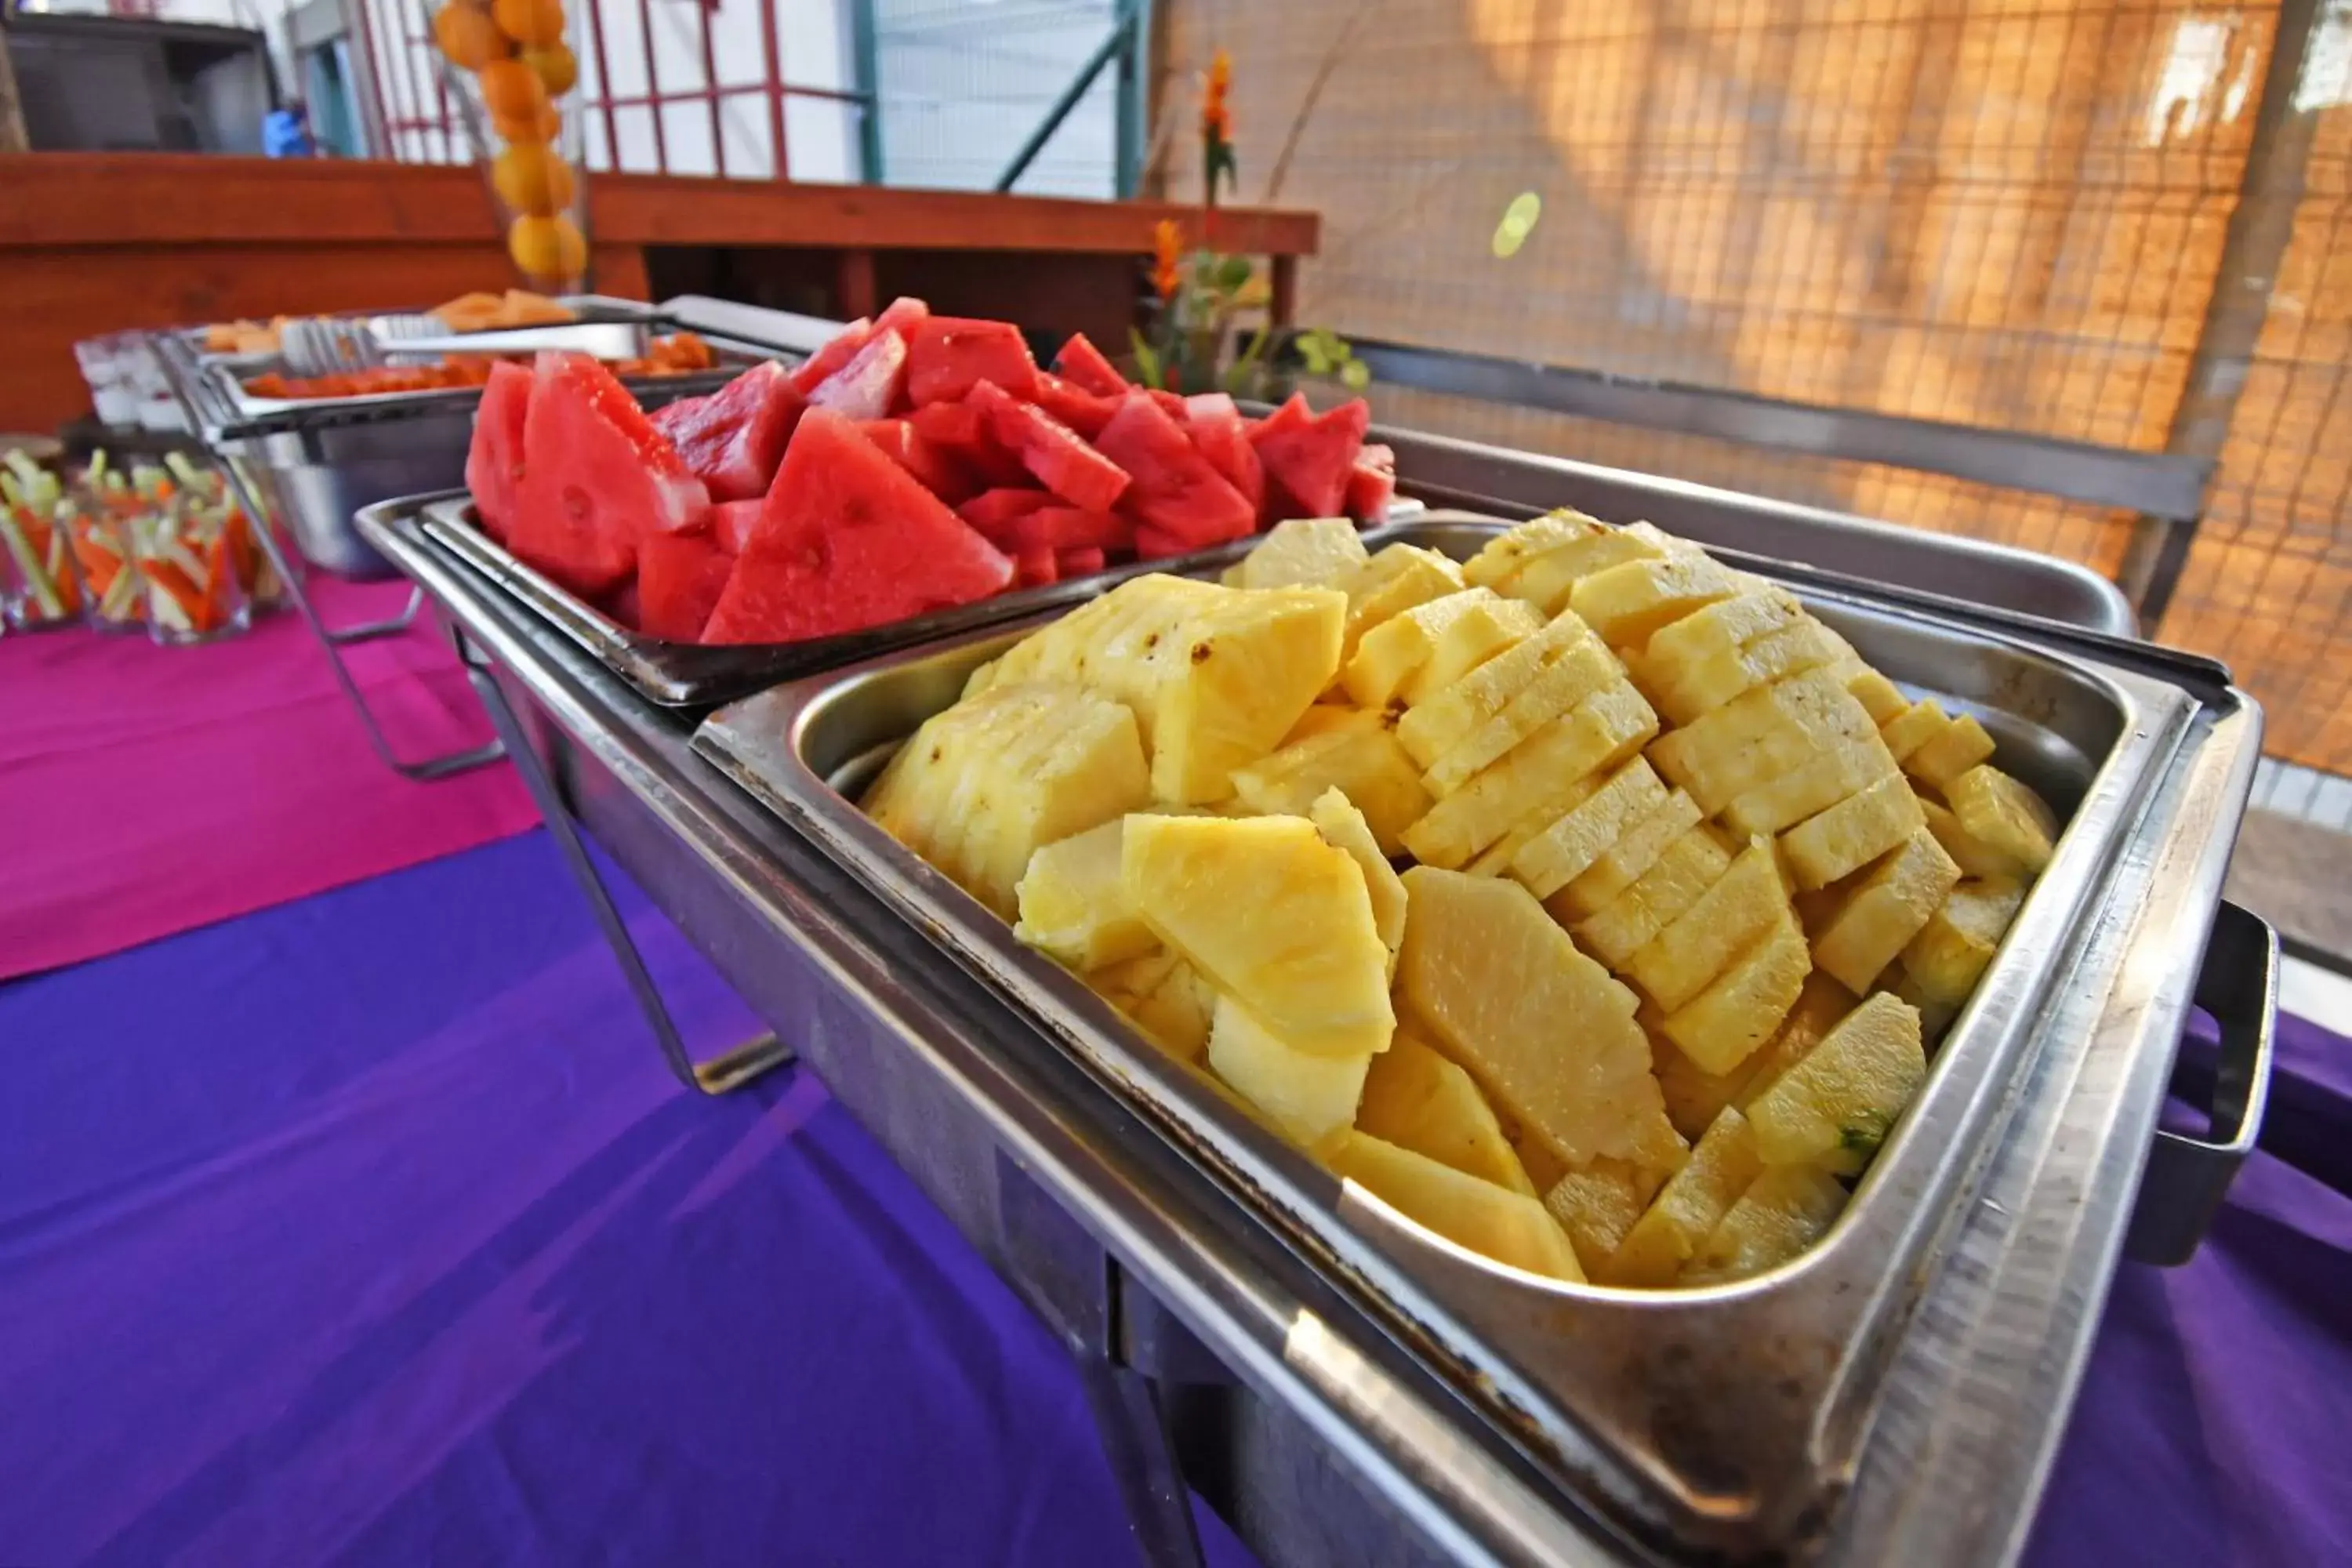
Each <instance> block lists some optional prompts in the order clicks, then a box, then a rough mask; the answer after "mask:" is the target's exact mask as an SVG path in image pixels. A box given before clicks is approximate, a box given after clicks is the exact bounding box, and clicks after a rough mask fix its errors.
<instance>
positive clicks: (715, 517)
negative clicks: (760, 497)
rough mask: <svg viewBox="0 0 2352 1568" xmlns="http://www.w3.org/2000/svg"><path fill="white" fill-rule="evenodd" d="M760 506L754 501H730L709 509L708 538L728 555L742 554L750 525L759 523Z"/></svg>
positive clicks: (748, 536) (749, 531) (749, 532)
mask: <svg viewBox="0 0 2352 1568" xmlns="http://www.w3.org/2000/svg"><path fill="white" fill-rule="evenodd" d="M760 505H761V503H760V502H758V501H755V500H730V501H726V502H723V503H721V504H720V505H718V506H714V507H712V508H711V509H710V537H711V538H713V539H715V540H717V541H718V542H719V549H721V550H724V551H725V552H727V553H728V554H730V555H740V554H742V553H743V542H744V541H745V540H747V539H749V538H751V525H752V524H753V523H756V522H758V521H760Z"/></svg>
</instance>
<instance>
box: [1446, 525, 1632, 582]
mask: <svg viewBox="0 0 2352 1568" xmlns="http://www.w3.org/2000/svg"><path fill="white" fill-rule="evenodd" d="M1616 531H1617V530H1615V529H1613V528H1611V527H1610V526H1609V525H1608V524H1607V523H1605V522H1602V521H1600V520H1599V519H1597V518H1591V517H1587V516H1585V515H1584V513H1582V512H1580V511H1576V510H1571V509H1570V508H1568V507H1562V508H1560V509H1559V510H1557V511H1553V512H1549V513H1547V514H1546V515H1544V516H1542V517H1538V518H1536V519H1534V520H1533V521H1528V522H1523V523H1521V524H1519V525H1518V527H1517V528H1514V529H1512V530H1511V531H1508V532H1507V533H1499V534H1496V536H1495V537H1494V538H1493V539H1490V540H1488V541H1487V542H1486V548H1485V549H1483V550H1481V551H1479V552H1478V553H1477V554H1475V555H1474V556H1472V557H1471V558H1470V559H1469V561H1467V562H1466V563H1464V565H1463V568H1462V575H1463V578H1464V580H1465V581H1466V582H1470V583H1474V584H1477V585H1478V586H1480V587H1482V588H1492V589H1495V590H1496V591H1497V592H1500V591H1501V588H1502V585H1503V584H1505V583H1507V582H1509V581H1510V580H1511V578H1512V577H1514V576H1516V575H1517V574H1518V572H1519V571H1520V569H1521V568H1523V567H1524V566H1526V565H1527V563H1528V562H1530V561H1532V560H1534V559H1535V558H1536V557H1537V556H1538V555H1541V554H1543V553H1544V552H1546V551H1549V550H1557V549H1559V547H1560V546H1561V545H1564V544H1574V543H1577V542H1580V541H1584V540H1590V539H1596V538H1601V537H1604V536H1606V535H1609V534H1613V533H1615V532H1616Z"/></svg>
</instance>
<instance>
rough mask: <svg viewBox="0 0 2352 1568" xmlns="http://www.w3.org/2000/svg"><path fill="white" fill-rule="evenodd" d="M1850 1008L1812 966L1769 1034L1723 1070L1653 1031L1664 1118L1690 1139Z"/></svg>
mask: <svg viewBox="0 0 2352 1568" xmlns="http://www.w3.org/2000/svg"><path fill="white" fill-rule="evenodd" d="M1853 1008H1854V999H1853V993H1852V992H1850V991H1848V990H1847V989H1846V988H1845V987H1844V986H1843V985H1841V984H1838V983H1837V982H1836V981H1834V980H1832V979H1831V978H1830V977H1829V976H1828V975H1826V974H1822V973H1819V972H1818V971H1816V972H1815V973H1812V974H1810V975H1807V976H1806V977H1805V987H1804V990H1803V991H1802V992H1801V993H1800V994H1799V995H1798V997H1797V1005H1795V1006H1794V1007H1791V1008H1790V1009H1789V1016H1787V1017H1786V1018H1783V1019H1782V1020H1781V1021H1780V1028H1779V1029H1778V1030H1776V1031H1775V1032H1774V1033H1773V1036H1772V1037H1771V1038H1770V1039H1769V1040H1768V1041H1766V1042H1765V1044H1764V1045H1763V1047H1761V1048H1759V1050H1758V1051H1757V1052H1756V1053H1755V1054H1754V1055H1753V1056H1750V1057H1748V1058H1746V1059H1745V1060H1743V1061H1741V1062H1740V1063H1739V1064H1738V1066H1736V1067H1734V1068H1732V1069H1731V1070H1730V1071H1729V1072H1726V1073H1710V1072H1704V1071H1702V1070H1700V1068H1699V1067H1698V1065H1697V1064H1696V1063H1695V1062H1693V1061H1692V1060H1691V1059H1690V1058H1688V1057H1686V1056H1685V1055H1683V1053H1682V1051H1681V1050H1680V1049H1679V1048H1678V1047H1676V1046H1675V1043H1674V1042H1673V1041H1672V1040H1669V1039H1667V1038H1665V1037H1664V1035H1662V1034H1653V1035H1652V1036H1651V1037H1650V1050H1651V1053H1652V1056H1651V1065H1652V1066H1653V1067H1654V1068H1655V1069H1656V1072H1657V1075H1658V1091H1659V1092H1660V1093H1661V1094H1663V1095H1664V1096H1665V1100H1666V1116H1667V1119H1668V1120H1670V1121H1673V1123H1674V1124H1675V1131H1678V1132H1680V1133H1682V1134H1683V1135H1684V1136H1685V1137H1686V1138H1696V1137H1697V1136H1698V1135H1699V1134H1700V1133H1701V1132H1704V1131H1706V1129H1707V1127H1708V1125H1709V1124H1711V1123H1712V1122H1713V1121H1715V1119H1716V1116H1717V1113H1718V1112H1720V1111H1721V1110H1723V1108H1724V1107H1725V1106H1727V1105H1728V1106H1731V1107H1733V1108H1734V1109H1736V1110H1740V1111H1743V1112H1744V1111H1746V1110H1747V1109H1748V1105H1749V1104H1750V1103H1751V1102H1752V1101H1753V1100H1755V1099H1756V1097H1757V1096H1758V1095H1759V1094H1761V1093H1763V1092H1764V1091H1765V1090H1766V1089H1769V1088H1771V1087H1772V1084H1773V1083H1774V1081H1775V1080H1777V1079H1779V1078H1780V1075H1781V1074H1782V1073H1784V1072H1786V1071H1787V1070H1788V1069H1789V1068H1791V1067H1793V1066H1795V1065H1796V1064H1797V1063H1798V1062H1800V1061H1801V1060H1803V1059H1804V1055H1805V1053H1806V1052H1807V1051H1810V1050H1811V1049H1812V1048H1813V1047H1814V1046H1815V1045H1816V1044H1817V1043H1818V1042H1819V1041H1820V1040H1821V1037H1822V1036H1823V1035H1826V1034H1828V1033H1829V1032H1830V1030H1831V1029H1832V1027H1834V1026H1836V1024H1837V1021H1838V1020H1839V1019H1840V1018H1843V1017H1844V1016H1846V1015H1847V1014H1848V1013H1851V1012H1852V1011H1853Z"/></svg>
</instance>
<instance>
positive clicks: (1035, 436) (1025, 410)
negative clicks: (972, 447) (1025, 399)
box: [971, 381, 1128, 511]
mask: <svg viewBox="0 0 2352 1568" xmlns="http://www.w3.org/2000/svg"><path fill="white" fill-rule="evenodd" d="M971 403H972V406H974V407H975V408H978V409H979V410H980V411H981V412H982V414H984V415H986V416H988V427H989V429H990V431H991V432H992V433H993V434H994V435H995V437H996V438H997V440H999V441H1000V442H1002V443H1003V444H1004V445H1005V446H1006V447H1011V448H1012V449H1013V451H1015V452H1017V453H1019V454H1020V457H1021V466H1022V467H1023V468H1027V469H1028V470H1029V471H1030V472H1031V473H1033V474H1034V475H1036V476H1037V482H1038V483H1039V484H1042V485H1044V486H1045V488H1046V489H1049V490H1052V491H1053V492H1054V493H1055V495H1057V496H1060V497H1061V498H1062V499H1063V500H1066V501H1068V502H1069V503H1070V504H1071V505H1073V506H1081V507H1086V508H1088V509H1089V510H1095V511H1108V510H1110V508H1111V507H1112V506H1113V505H1114V504H1116V503H1117V502H1118V498H1119V496H1120V495H1121V494H1122V493H1124V492H1125V491H1126V489H1127V483H1128V479H1127V472H1126V470H1125V469H1123V468H1120V467H1119V466H1118V464H1117V463H1115V462H1113V461H1112V460H1111V459H1110V458H1107V457H1105V456H1104V455H1103V454H1102V453H1100V452H1098V451H1097V450H1096V449H1095V448H1094V447H1089V446H1087V444H1086V442H1085V441H1084V440H1082V439H1081V438H1080V437H1079V436H1078V433H1077V432H1076V431H1075V430H1073V429H1071V428H1070V427H1069V426H1066V425H1065V424H1063V423H1062V422H1061V421H1060V420H1058V419H1056V418H1055V417H1054V416H1052V415H1050V414H1048V413H1046V412H1045V410H1044V409H1042V408H1039V407H1038V406H1036V405H1034V404H1030V403H1022V402H1019V401H1017V400H1015V399H1014V397H1013V395H1012V394H1011V393H1008V392H1006V391H1004V390H1003V388H1002V387H1000V386H998V385H997V384H995V383H994V382H989V381H983V382H982V383H981V384H979V385H977V386H975V387H973V388H972V389H971Z"/></svg>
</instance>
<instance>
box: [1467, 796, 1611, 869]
mask: <svg viewBox="0 0 2352 1568" xmlns="http://www.w3.org/2000/svg"><path fill="white" fill-rule="evenodd" d="M1600 787H1601V775H1600V774H1598V773H1587V774H1585V775H1584V776H1583V777H1582V778H1580V779H1579V780H1577V781H1576V782H1575V783H1574V784H1570V785H1569V786H1568V788H1567V789H1565V790H1563V791H1561V792H1560V793H1559V794H1558V795H1552V796H1550V797H1549V798H1548V799H1546V800H1545V802H1544V803H1543V804H1542V805H1539V806H1538V807H1537V808H1536V809H1535V810H1533V811H1531V812H1529V813H1528V815H1527V816H1522V817H1521V818H1519V820H1518V821H1517V823H1515V824H1513V825H1512V827H1511V830H1510V831H1509V832H1508V833H1506V834H1504V835H1503V836H1502V837H1500V838H1497V839H1496V840H1495V842H1493V843H1492V844H1489V845H1487V846H1486V848H1484V849H1481V850H1480V851H1479V852H1478V858H1476V859H1475V860H1473V861H1471V862H1470V864H1469V865H1467V866H1465V867H1464V868H1463V869H1464V870H1465V871H1467V872H1469V873H1470V874H1471V875H1472V876H1474V877H1502V876H1507V875H1509V873H1510V869H1511V862H1512V861H1513V860H1514V859H1516V858H1517V856H1518V853H1519V851H1520V850H1522V849H1524V848H1526V847H1527V846H1528V840H1529V839H1531V838H1533V837H1535V836H1536V835H1537V834H1538V833H1542V832H1544V831H1546V830H1547V829H1549V827H1550V826H1551V825H1552V824H1553V823H1555V822H1557V821H1559V818H1560V817H1561V816H1564V815H1565V814H1567V813H1569V812H1571V811H1574V810H1575V809H1576V808H1577V807H1578V806H1580V805H1583V804H1584V803H1585V802H1586V801H1587V800H1590V799H1591V797H1592V792H1593V791H1595V790H1597V789H1599V788H1600Z"/></svg>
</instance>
